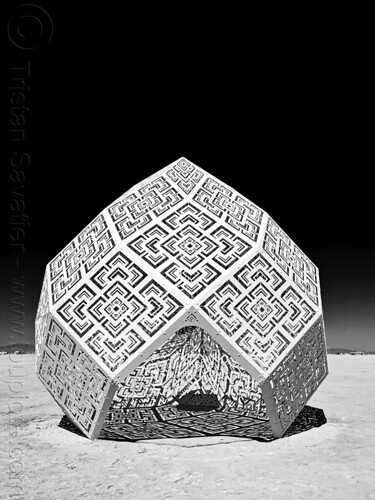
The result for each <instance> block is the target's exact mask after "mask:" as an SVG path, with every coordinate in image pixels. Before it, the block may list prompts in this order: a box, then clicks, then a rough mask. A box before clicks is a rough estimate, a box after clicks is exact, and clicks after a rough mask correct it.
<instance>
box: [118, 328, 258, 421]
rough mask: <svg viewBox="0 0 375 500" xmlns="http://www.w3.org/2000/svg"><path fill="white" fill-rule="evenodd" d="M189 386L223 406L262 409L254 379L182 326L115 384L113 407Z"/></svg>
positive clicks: (159, 400) (168, 396) (158, 400)
mask: <svg viewBox="0 0 375 500" xmlns="http://www.w3.org/2000/svg"><path fill="white" fill-rule="evenodd" d="M188 392H197V393H199V394H208V393H213V394H215V395H216V396H217V398H218V399H219V402H220V404H221V406H222V407H225V408H227V409H229V408H236V409H239V408H241V409H243V410H246V411H247V412H252V413H254V414H256V415H258V416H262V415H263V416H264V415H265V406H264V403H263V399H262V394H261V390H260V388H259V386H258V384H257V383H256V381H255V380H254V379H253V378H252V377H251V376H250V375H249V374H248V373H247V372H246V371H245V370H244V369H243V368H241V366H240V365H239V364H238V363H237V362H236V361H234V359H233V358H232V357H231V356H229V355H228V354H226V353H225V352H224V351H223V349H222V348H221V347H220V346H219V344H217V343H216V342H215V341H214V340H213V339H212V337H211V336H210V335H208V334H207V333H205V332H204V331H203V330H202V329H201V328H196V327H185V328H183V329H181V330H180V331H179V332H177V333H176V334H175V335H174V336H173V337H172V338H171V339H170V340H168V341H167V342H166V343H165V344H164V345H163V346H162V347H160V348H159V349H157V350H156V351H155V352H154V353H153V354H152V355H151V356H150V357H149V359H148V360H147V361H146V362H144V363H142V364H141V365H139V366H138V368H136V369H135V370H134V371H133V372H132V373H131V374H130V375H129V376H128V377H127V378H126V379H125V380H124V382H122V383H121V384H120V385H119V390H118V392H117V394H116V396H115V399H114V403H113V405H112V408H111V411H112V412H113V411H114V410H115V408H122V409H124V408H133V407H134V408H135V407H144V406H156V405H158V406H159V405H165V404H168V403H170V402H173V401H175V402H176V401H178V400H180V399H181V397H182V396H183V395H185V394H186V393H188ZM142 411H143V410H142ZM137 415H138V414H137ZM128 416H129V414H128ZM180 416H181V415H180ZM127 418H128V417H127ZM137 418H139V416H137Z"/></svg>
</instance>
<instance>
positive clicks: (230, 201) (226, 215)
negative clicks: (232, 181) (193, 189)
mask: <svg viewBox="0 0 375 500" xmlns="http://www.w3.org/2000/svg"><path fill="white" fill-rule="evenodd" d="M193 199H194V200H195V201H196V202H197V203H199V205H201V206H202V207H204V208H205V209H206V210H208V211H209V212H210V213H212V214H214V215H215V216H216V217H218V218H223V220H225V222H226V223H227V224H229V225H230V226H232V228H233V229H234V230H235V231H237V232H239V233H241V234H242V235H244V236H246V237H247V238H248V239H249V240H251V241H253V242H256V241H257V240H258V236H259V230H260V225H261V223H262V218H263V211H262V210H261V209H260V208H259V207H257V206H256V205H254V204H253V203H251V202H250V201H249V200H247V199H246V198H243V197H242V196H240V195H239V194H238V193H235V192H234V191H233V190H232V189H230V188H228V187H226V186H224V185H223V184H221V183H219V182H218V181H217V180H214V179H212V178H211V177H207V178H206V180H205V182H204V184H203V185H202V187H201V188H199V190H198V191H197V193H196V194H195V195H194V196H193Z"/></svg>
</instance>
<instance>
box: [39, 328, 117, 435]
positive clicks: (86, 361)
mask: <svg viewBox="0 0 375 500" xmlns="http://www.w3.org/2000/svg"><path fill="white" fill-rule="evenodd" d="M38 376H39V378H40V379H41V381H42V382H43V384H44V385H45V387H46V388H47V389H48V390H49V391H50V393H51V394H52V396H53V397H54V399H55V400H56V401H57V403H58V404H59V405H60V406H61V407H62V409H63V410H64V411H65V413H66V414H67V415H68V417H69V418H70V419H72V420H73V421H74V422H75V423H76V424H77V425H78V426H79V427H80V428H81V429H82V430H83V431H84V432H85V433H88V434H90V433H91V432H92V429H93V428H94V427H95V425H96V422H97V421H98V418H99V414H100V411H101V409H102V406H103V404H104V401H105V397H106V394H107V392H108V390H109V387H110V385H111V381H110V380H109V379H108V377H107V376H106V374H105V373H104V372H103V371H102V370H101V369H100V368H99V367H98V366H97V364H96V363H95V362H94V361H93V360H92V358H91V357H90V356H89V355H88V354H87V353H86V352H84V351H83V350H82V349H80V347H79V345H77V343H76V342H74V340H73V339H72V338H71V336H70V335H69V334H68V333H67V332H66V331H64V329H63V328H62V327H61V326H60V325H59V324H58V323H57V322H56V321H55V320H54V319H51V321H50V323H49V325H48V331H47V337H46V341H45V343H44V345H43V348H42V350H41V352H40V355H39V370H38Z"/></svg>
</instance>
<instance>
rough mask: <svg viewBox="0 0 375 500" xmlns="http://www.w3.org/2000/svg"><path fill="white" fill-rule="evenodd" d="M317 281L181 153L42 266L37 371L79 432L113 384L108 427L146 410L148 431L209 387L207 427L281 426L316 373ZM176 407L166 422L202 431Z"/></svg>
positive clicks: (319, 338) (249, 210)
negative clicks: (228, 422) (212, 408)
mask: <svg viewBox="0 0 375 500" xmlns="http://www.w3.org/2000/svg"><path fill="white" fill-rule="evenodd" d="M319 283H320V282H319V273H318V269H317V267H316V266H315V264H313V263H312V262H311V260H310V259H309V258H308V257H307V256H306V255H305V254H304V253H303V252H302V251H301V250H300V248H299V247H298V246H297V245H296V244H295V243H294V242H293V241H292V239H291V238H290V237H289V236H288V235H287V234H286V233H285V232H284V231H283V230H282V229H281V228H280V227H279V226H278V225H277V223H276V222H275V221H274V220H273V219H272V218H271V217H270V216H269V215H268V214H267V213H266V212H265V211H264V210H263V209H261V208H259V207H258V206H256V205H255V204H254V203H252V202H251V201H250V200H248V199H247V198H246V197H244V196H243V195H242V194H240V193H238V192H237V191H235V190H234V189H233V188H231V187H230V186H228V185H227V184H225V183H224V182H222V181H221V180H219V179H217V178H216V177H214V176H213V175H211V174H209V173H208V172H206V171H205V170H203V169H201V168H200V167H198V166H197V165H195V164H193V163H192V162H190V161H189V160H187V159H186V158H180V159H178V160H177V161H175V162H173V163H172V164H170V165H168V166H167V167H165V168H164V169H162V170H160V171H158V172H156V173H155V174H154V175H152V176H151V177H149V178H147V179H145V180H144V181H142V182H140V183H138V184H137V185H135V186H134V187H133V188H131V189H128V190H127V191H126V192H125V193H124V194H123V195H122V196H120V197H119V198H118V199H117V200H116V201H114V202H113V203H111V204H110V205H109V206H108V207H106V208H104V210H103V211H102V212H101V213H100V214H99V215H97V217H95V218H94V220H93V221H92V222H91V223H90V224H88V225H87V227H86V228H84V229H83V231H81V232H80V234H79V235H78V236H77V237H76V238H74V239H73V240H72V241H71V242H70V243H68V244H67V245H66V246H65V248H64V249H63V250H62V251H61V252H59V254H58V255H57V256H56V257H55V258H53V259H52V260H51V261H50V262H49V263H48V265H47V268H46V272H45V277H44V280H43V286H42V290H41V296H40V301H39V306H38V311H37V316H36V320H35V337H36V354H37V356H36V360H37V373H38V376H39V377H40V378H41V380H42V381H43V384H44V385H45V386H46V387H47V389H48V390H49V391H50V392H51V394H52V395H53V397H54V398H55V400H56V401H57V402H58V404H59V405H60V406H61V408H62V409H63V411H64V412H65V413H66V414H67V415H68V417H69V418H70V419H71V420H72V421H73V422H75V423H77V425H78V426H79V427H80V429H81V430H82V431H83V432H84V433H85V434H86V435H87V436H89V437H97V436H98V435H99V433H100V430H101V429H102V427H103V423H104V418H105V415H106V414H107V411H108V408H109V406H110V404H111V401H112V399H113V397H114V396H115V394H116V396H115V399H114V401H113V404H112V407H111V412H112V413H111V415H112V416H113V418H114V415H117V416H116V419H117V420H116V422H115V421H112V423H111V425H118V426H126V425H131V424H130V423H129V422H127V420H126V419H129V418H130V417H129V416H131V412H132V411H134V412H138V414H139V416H140V417H139V418H142V417H141V415H143V414H144V415H145V417H144V418H145V419H146V420H145V422H144V424H145V425H149V422H147V418H154V417H155V415H157V419H158V421H157V422H154V424H155V425H156V427H155V425H154V424H153V427H152V429H151V428H150V429H149V433H150V435H155V433H156V434H157V433H158V432H159V433H160V435H162V433H163V432H166V431H165V430H164V431H162V430H161V428H159V427H160V426H159V424H160V423H161V421H162V420H163V416H162V415H163V412H164V411H165V412H166V415H167V414H168V415H169V414H170V413H171V412H172V414H173V412H174V410H173V407H174V405H175V404H178V403H177V402H178V400H179V398H181V397H184V396H186V397H187V395H188V394H190V393H191V394H193V396H194V398H195V399H194V398H193V399H192V401H195V403H194V404H198V403H196V401H198V400H199V398H200V397H201V396H202V394H205V395H207V394H211V395H212V397H214V398H216V399H217V400H218V401H219V402H220V405H221V408H224V409H225V412H221V413H220V415H218V414H217V415H215V416H212V417H209V419H205V425H206V431H207V432H208V427H210V426H212V432H216V431H217V432H219V431H218V429H219V421H220V420H221V419H223V418H224V416H223V415H224V413H225V414H227V413H228V411H230V412H231V411H233V412H246V414H245V413H244V414H241V415H240V414H238V413H237V414H236V419H237V420H236V422H237V423H236V424H234V420H233V425H235V426H238V425H242V424H240V422H241V418H248V419H251V418H254V419H255V420H257V421H258V422H259V420H261V421H262V422H264V425H266V426H267V425H268V426H271V428H272V432H273V433H274V435H275V436H281V435H282V434H283V433H284V432H285V431H286V429H287V428H288V426H289V425H290V423H291V421H292V420H293V418H295V416H296V415H297V414H298V412H299V411H300V410H301V408H302V407H303V406H304V405H305V404H306V402H307V400H308V398H309V397H310V396H311V394H312V393H313V392H314V391H315V390H316V388H317V387H318V386H319V384H320V383H321V382H322V380H323V379H324V377H325V376H326V374H327V363H326V358H325V349H326V348H325V342H324V335H325V334H324V323H323V315H322V304H321V298H320V284H319ZM306 346H307V347H306ZM312 366H313V367H314V369H312V368H311V367H312ZM288 370H291V374H290V375H288V376H286V378H285V377H284V375H282V374H283V373H286V372H287V371H288ZM285 380H286V382H285ZM288 391H289V392H288ZM210 397H211V396H210ZM116 405H117V406H116ZM155 405H156V406H155ZM156 407H157V408H158V410H157V412H156V413H155V411H156V410H152V411H151V410H150V408H156ZM163 408H164V410H163ZM125 414H126V416H125ZM147 415H148V416H149V417H148V416H147ZM178 415H179V417H178V419H177V420H178V422H177V420H176V422H174V424H173V428H170V427H168V428H169V431H168V432H171V433H172V434H173V435H184V433H185V432H186V428H187V427H186V426H189V419H190V418H192V419H193V420H192V421H191V422H190V423H191V425H192V427H191V429H195V430H194V432H197V433H198V434H197V435H207V432H206V434H205V433H204V430H203V429H202V425H203V424H202V421H201V420H199V417H198V416H197V415H195V414H194V415H193V414H186V415H184V416H183V417H182V416H181V413H179V414H178ZM249 415H250V416H249ZM123 417H124V418H125V421H122V420H121V419H122V418H123ZM172 417H173V419H175V417H174V416H173V415H172V416H171V418H172ZM137 418H138V417H137ZM166 418H168V419H169V418H170V417H169V416H168V417H166ZM181 418H183V420H181ZM228 418H229V417H228ZM185 419H187V420H186V421H185ZM194 419H195V420H194ZM197 419H198V420H197ZM210 419H211V420H210ZM215 419H218V420H215ZM267 419H269V420H267ZM244 422H245V420H244ZM246 422H247V421H246ZM220 425H221V424H220ZM244 425H245V424H244ZM246 425H247V424H246ZM249 425H250V424H249ZM262 425H263V424H262ZM184 426H185V427H184ZM236 428H237V427H236ZM184 429H185V430H184ZM189 429H190V428H189ZM191 429H190V430H191ZM215 429H216V430H215ZM112 431H113V432H115V431H116V430H115V429H114V427H112ZM112 431H111V432H112ZM237 431H238V432H239V433H241V432H242V431H241V429H239V428H238V429H237ZM237 431H236V432H237ZM108 432H109V431H108ZM116 432H117V431H116ZM121 432H125V427H123V428H122V431H121ZM126 432H129V433H131V432H134V429H133V430H131V429H130V428H129V429H127V430H126ZM147 432H148V431H147ZM147 432H146V434H147Z"/></svg>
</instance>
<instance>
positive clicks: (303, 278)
mask: <svg viewBox="0 0 375 500" xmlns="http://www.w3.org/2000/svg"><path fill="white" fill-rule="evenodd" d="M263 248H264V250H265V251H266V252H267V254H268V255H269V256H270V257H271V259H273V260H274V261H275V262H276V264H277V266H278V268H279V269H280V270H281V271H282V272H283V273H285V274H286V275H287V276H289V277H290V278H291V279H292V280H293V281H294V283H296V285H297V286H298V287H299V289H300V290H301V292H302V293H303V294H305V295H306V296H307V297H308V298H309V299H310V300H311V301H312V303H313V304H315V305H316V306H319V283H318V270H317V268H316V267H315V265H314V264H313V263H312V262H311V260H310V259H308V258H307V257H306V255H305V254H304V253H303V252H301V250H300V249H299V248H298V247H297V246H296V245H295V244H294V243H293V242H292V240H291V239H290V238H289V237H288V236H287V235H286V234H285V233H284V231H283V230H282V229H280V227H279V226H278V225H277V224H276V223H275V222H274V221H273V220H272V219H271V217H269V218H268V222H267V230H266V234H265V237H264V241H263Z"/></svg>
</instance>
